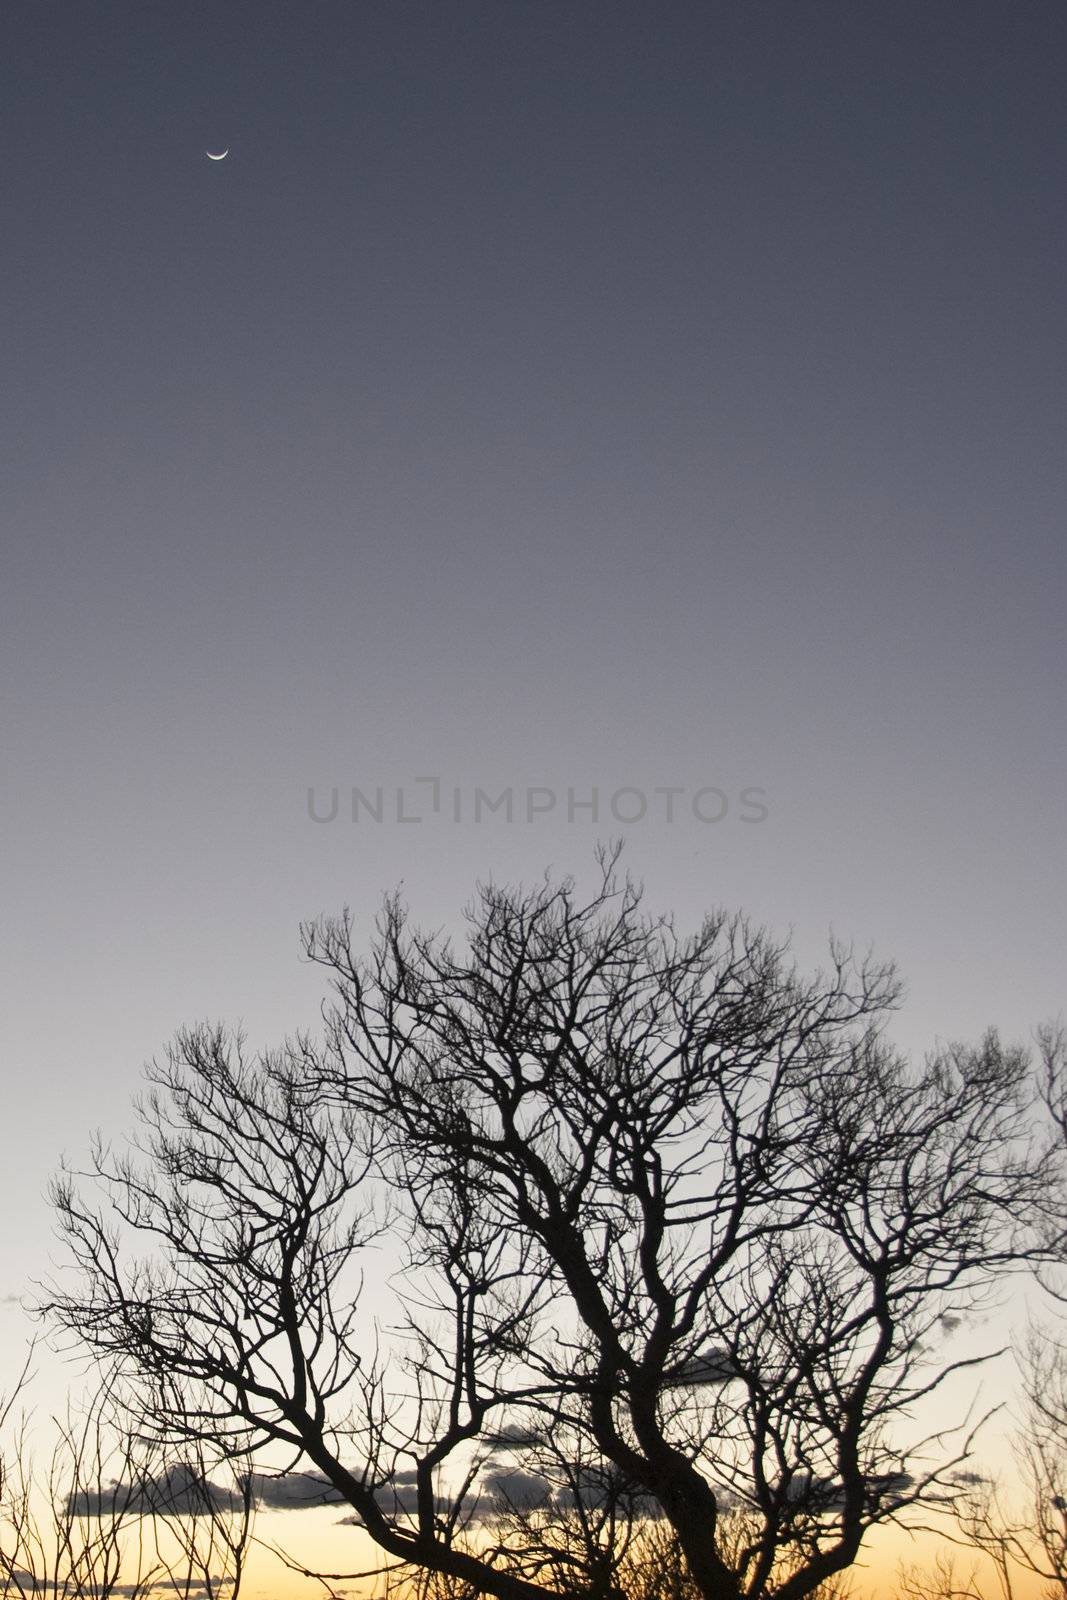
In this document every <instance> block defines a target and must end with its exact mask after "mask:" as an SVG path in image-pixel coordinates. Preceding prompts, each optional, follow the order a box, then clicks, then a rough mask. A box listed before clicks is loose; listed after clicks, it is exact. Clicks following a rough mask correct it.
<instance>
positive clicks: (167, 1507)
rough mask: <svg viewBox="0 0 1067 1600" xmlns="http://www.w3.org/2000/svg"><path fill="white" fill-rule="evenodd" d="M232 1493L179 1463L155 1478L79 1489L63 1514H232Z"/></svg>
mask: <svg viewBox="0 0 1067 1600" xmlns="http://www.w3.org/2000/svg"><path fill="white" fill-rule="evenodd" d="M240 1503H241V1499H240V1495H239V1494H238V1493H237V1491H236V1489H234V1488H229V1487H224V1486H222V1485H220V1484H217V1483H212V1482H211V1480H210V1479H208V1478H205V1477H204V1476H203V1474H202V1473H199V1472H197V1471H196V1469H195V1468H194V1467H190V1466H186V1465H185V1464H183V1463H181V1462H179V1463H178V1464H177V1465H176V1466H173V1467H170V1468H168V1470H167V1471H166V1472H163V1473H160V1474H159V1475H158V1476H157V1477H145V1478H142V1479H141V1480H140V1481H139V1482H137V1483H122V1482H121V1481H119V1480H115V1481H113V1482H112V1483H110V1484H107V1485H106V1486H104V1487H102V1488H99V1489H80V1490H78V1491H77V1493H75V1494H73V1495H70V1496H69V1497H68V1499H67V1502H66V1506H67V1511H68V1512H71V1513H73V1515H74V1516H78V1517H101V1516H111V1515H113V1514H114V1513H115V1512H117V1511H127V1512H133V1513H137V1514H144V1515H150V1514H154V1515H156V1516H162V1517H171V1516H173V1517H187V1516H193V1517H202V1516H207V1515H208V1514H209V1513H211V1512H225V1511H233V1510H236V1509H237V1507H238V1506H239V1505H240Z"/></svg>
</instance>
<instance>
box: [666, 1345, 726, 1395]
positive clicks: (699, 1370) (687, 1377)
mask: <svg viewBox="0 0 1067 1600" xmlns="http://www.w3.org/2000/svg"><path fill="white" fill-rule="evenodd" d="M738 1375H739V1374H738V1370H737V1363H736V1362H735V1361H734V1358H733V1357H732V1356H731V1355H730V1352H729V1351H728V1350H701V1351H700V1353H699V1354H698V1355H695V1356H691V1357H690V1358H689V1360H688V1361H683V1362H682V1364H681V1366H680V1367H677V1368H676V1369H675V1370H674V1372H673V1373H671V1374H670V1375H669V1377H668V1379H667V1382H668V1384H669V1385H670V1386H671V1387H672V1388H682V1387H683V1386H688V1387H689V1388H692V1389H697V1388H700V1387H701V1386H703V1385H706V1384H720V1383H729V1382H730V1380H731V1379H732V1378H736V1377H737V1376H738Z"/></svg>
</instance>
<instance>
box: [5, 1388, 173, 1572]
mask: <svg viewBox="0 0 1067 1600" xmlns="http://www.w3.org/2000/svg"><path fill="white" fill-rule="evenodd" d="M27 1376H28V1367H27V1368H26V1369H25V1370H24V1372H23V1375H22V1380H20V1383H19V1385H18V1386H17V1391H16V1392H17V1394H19V1395H20V1396H21V1393H22V1390H23V1388H24V1384H25V1380H26V1378H27ZM15 1403H16V1402H15V1401H14V1397H13V1401H12V1402H9V1404H8V1405H7V1406H6V1407H4V1408H3V1415H2V1417H0V1422H2V1424H4V1425H9V1426H5V1427H4V1435H5V1436H4V1441H3V1447H2V1451H0V1594H2V1595H3V1596H14V1595H18V1596H20V1597H21V1600H38V1597H45V1596H47V1597H48V1600H108V1597H109V1596H110V1595H112V1594H113V1593H115V1592H116V1589H117V1586H118V1585H119V1583H120V1580H121V1584H122V1589H121V1592H122V1594H123V1595H124V1596H126V1597H127V1600H139V1597H142V1596H144V1595H146V1594H147V1593H148V1592H149V1590H150V1589H151V1588H152V1586H153V1583H154V1582H155V1580H156V1578H157V1577H158V1575H159V1572H160V1564H159V1562H158V1560H157V1558H156V1556H155V1554H154V1552H153V1551H151V1549H150V1548H149V1547H148V1546H146V1543H145V1540H144V1537H143V1533H144V1529H143V1523H142V1510H141V1482H142V1479H143V1474H144V1470H145V1455H144V1452H143V1450H142V1449H140V1448H139V1447H138V1445H137V1444H136V1442H135V1441H134V1440H133V1439H132V1438H131V1437H130V1436H129V1435H128V1434H125V1433H123V1432H122V1431H121V1430H119V1429H116V1428H115V1426H114V1393H113V1389H112V1386H111V1384H109V1383H106V1382H105V1383H103V1384H102V1385H101V1386H100V1388H99V1389H98V1391H97V1392H96V1393H95V1394H94V1395H93V1396H92V1398H91V1400H90V1403H89V1404H88V1405H87V1406H86V1407H84V1408H83V1409H82V1410H80V1411H79V1410H78V1409H77V1408H75V1407H74V1406H68V1409H67V1411H66V1414H65V1415H64V1416H62V1417H53V1418H52V1419H51V1428H50V1433H51V1443H50V1445H49V1446H48V1447H47V1449H46V1454H45V1456H44V1460H43V1463H42V1464H41V1465H40V1468H39V1469H38V1465H37V1461H36V1459H35V1454H34V1447H33V1445H34V1440H33V1430H32V1427H31V1417H30V1414H29V1413H28V1412H26V1411H23V1412H22V1413H21V1414H20V1413H17V1412H16V1411H15V1409H14V1404H15Z"/></svg>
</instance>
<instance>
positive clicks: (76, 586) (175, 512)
mask: <svg viewBox="0 0 1067 1600" xmlns="http://www.w3.org/2000/svg"><path fill="white" fill-rule="evenodd" d="M1065 44H1067V12H1065V10H1064V9H1063V7H1061V6H1059V5H1056V4H1052V3H1048V4H1042V3H1028V4H1025V5H1012V4H1008V3H1006V0H1005V3H1003V4H991V3H986V0H977V3H973V4H969V5H967V6H951V5H930V4H928V3H926V0H923V3H911V0H895V3H894V4H893V5H885V6H860V5H856V4H855V3H853V0H849V3H842V0H818V3H812V0H793V3H789V4H784V3H776V4H767V3H763V0H745V3H744V4H725V3H701V4H695V3H694V4H688V3H673V0H667V3H665V4H663V5H651V4H645V3H641V4H638V3H635V0H610V3H607V0H604V3H601V0H582V3H562V0H536V3H534V0H491V3H490V0H455V3H452V0H449V3H442V0H437V3H431V0H419V3H415V0H367V3H363V0H344V3H339V0H317V3H316V4H315V5H313V6H310V5H303V4H296V3H295V0H289V3H285V4H277V3H273V0H255V3H254V4H252V3H247V0H212V3H211V4H202V3H197V0H187V3H183V4H181V5H173V4H170V3H144V4H137V5H134V4H110V3H106V0H103V3H85V4H79V5H71V4H70V3H69V0H60V3H54V0H32V3H31V0H11V3H9V4H7V5H5V6H4V8H3V11H2V13H0V80H2V81H0V141H2V148H3V150H4V152H5V154H4V160H3V173H2V180H0V182H2V211H3V218H4V222H3V228H2V230H0V252H2V261H3V265H2V276H3V285H4V294H3V305H4V310H3V313H2V315H3V351H4V356H3V362H4V372H5V381H4V384H3V387H2V394H0V412H2V426H0V439H2V446H0V448H2V451H3V461H2V472H0V501H2V505H0V541H2V570H0V683H2V690H0V696H2V698H0V751H2V759H3V783H2V788H0V794H2V806H3V822H2V828H3V833H2V837H3V844H4V851H3V866H2V878H0V893H2V901H3V905H4V907H5V912H6V915H5V916H4V918H3V923H2V925H0V943H2V949H0V964H2V970H3V972H4V975H5V983H4V987H5V992H6V1001H5V1005H4V1007H3V1013H2V1016H0V1072H2V1079H3V1089H4V1113H3V1118H2V1124H0V1125H2V1127H3V1129H4V1134H5V1146H6V1148H5V1151H4V1159H3V1163H2V1164H0V1184H2V1186H3V1188H2V1194H0V1205H2V1208H3V1215H4V1217H5V1218H6V1219H7V1220H8V1226H6V1227H5V1228H4V1229H3V1232H2V1236H0V1299H2V1300H3V1301H4V1304H3V1305H2V1306H0V1349H2V1350H3V1351H7V1352H9V1355H8V1356H7V1357H6V1358H5V1359H7V1361H8V1364H9V1366H13V1363H14V1361H15V1360H16V1356H17V1352H18V1351H19V1350H20V1349H21V1345H22V1341H23V1339H24V1337H25V1334H26V1330H27V1328H28V1324H27V1323H26V1321H25V1319H24V1318H23V1316H22V1313H21V1312H20V1311H19V1309H18V1307H17V1305H16V1304H14V1301H16V1300H18V1298H19V1297H20V1296H22V1295H24V1294H25V1293H26V1292H27V1291H28V1290H29V1289H30V1288H31V1280H32V1279H33V1278H34V1277H36V1276H38V1275H40V1274H41V1273H42V1272H43V1271H45V1270H47V1267H48V1262H49V1261H50V1260H52V1259H54V1258H55V1247H54V1244H53V1240H52V1222H51V1215H50V1212H49V1208H48V1205H47V1202H46V1200H45V1198H44V1189H45V1185H46V1182H47V1177H48V1174H49V1173H50V1172H51V1171H52V1170H53V1169H54V1167H55V1165H56V1163H57V1162H58V1160H59V1159H60V1157H61V1155H63V1154H64V1153H65V1154H66V1155H67V1156H68V1157H69V1158H70V1159H71V1160H72V1161H75V1162H77V1160H78V1159H79V1158H80V1156H81V1155H82V1154H83V1153H84V1150H85V1147H86V1143H87V1138H88V1133H89V1130H90V1129H92V1128H93V1127H96V1126H100V1127H103V1128H104V1129H105V1131H107V1132H108V1133H113V1134H118V1133H120V1132H121V1131H122V1129H123V1128H124V1127H125V1126H126V1124H127V1122H128V1110H127V1108H128V1105H129V1101H130V1098H131V1096H132V1094H133V1093H134V1092H135V1090H136V1088H137V1086H138V1081H139V1074H140V1068H141V1064H142V1063H143V1061H144V1060H145V1059H146V1058H147V1057H149V1056H151V1055H152V1054H154V1053H156V1052H158V1051H159V1050H160V1049H161V1048H162V1046H163V1045H164V1044H165V1043H166V1041H167V1039H168V1038H169V1037H170V1036H171V1035H172V1034H173V1032H174V1030H175V1029H176V1028H177V1027H178V1026H179V1025H181V1024H182V1023H186V1022H190V1021H194V1020H197V1019H200V1018H205V1017H211V1018H220V1019H223V1020H227V1021H231V1022H237V1021H242V1022H243V1023H244V1025H245V1026H246V1028H247V1029H248V1031H249V1034H250V1036H251V1037H252V1039H253V1040H254V1041H257V1042H263V1043H267V1042H270V1041H272V1040H275V1039H277V1038H279V1037H280V1036H281V1035H282V1034H284V1033H285V1032H286V1031H288V1030H292V1029H294V1028H296V1027H298V1026H302V1025H310V1024H314V1022H315V1018H316V1016H317V1007H318V1004H319V1000H320V998H321V981H320V978H319V976H318V975H317V974H316V973H315V972H314V970H310V969H309V968H308V967H307V966H306V965H302V964H301V962H300V960H299V946H298V941H297V936H296V935H297V925H298V923H299V921H300V920H301V919H302V918H305V917H310V916H314V915H315V914H317V913H319V912H324V911H325V912H329V911H336V910H339V909H340V908H341V907H342V906H343V905H345V904H349V905H351V906H352V907H353V910H354V912H355V914H356V917H357V921H359V922H361V923H365V924H366V925H369V923H370V920H371V919H372V917H373V914H374V911H375V909H376V907H377V905H378V903H379V901H380V897H381V895H382V893H383V892H384V891H386V890H387V889H389V888H391V887H392V886H394V885H395V884H397V883H398V882H399V881H401V880H402V881H403V885H404V892H405V894H406V896H407V898H408V900H409V902H410V904H411V907H412V910H413V913H414V914H415V916H416V917H417V918H419V919H421V920H424V921H426V922H428V923H431V924H434V925H446V926H451V925H453V924H454V923H455V922H456V920H457V916H458V912H459V910H460V908H461V907H462V905H463V903H464V902H465V901H466V900H467V898H468V896H469V894H470V892H471V890H472V887H473V885H474V882H475V880H476V879H477V878H478V877H480V876H481V877H484V876H487V875H489V874H490V873H491V874H493V875H494V876H496V877H499V878H503V879H516V878H520V877H521V878H525V879H527V880H528V879H530V878H531V877H534V876H536V875H537V874H539V873H540V872H541V871H542V870H543V869H544V868H545V867H547V866H552V867H553V868H555V869H556V870H559V871H574V872H576V873H578V874H579V876H581V875H582V874H586V873H589V871H590V868H591V865H592V858H593V850H594V846H595V844H596V841H597V840H598V839H601V838H606V837H609V836H612V835H621V836H623V837H624V838H625V840H626V860H627V862H628V863H629V866H630V867H631V869H632V870H633V872H634V873H635V874H636V875H637V876H639V877H641V878H642V879H643V880H644V881H645V883H646V885H647V891H648V897H649V903H650V905H651V906H653V907H654V908H656V909H660V908H672V909H674V910H675V911H676V912H677V913H678V917H679V920H680V921H681V922H682V923H683V924H692V923H695V922H696V921H697V920H698V919H699V917H700V915H701V913H702V912H703V911H704V910H706V909H707V908H709V907H711V906H714V905H727V906H730V907H737V906H740V907H744V908H745V909H747V910H748V911H749V912H751V913H752V915H753V916H754V917H755V918H756V919H757V920H759V921H766V922H769V923H770V924H771V926H772V927H774V928H775V929H776V930H777V931H779V932H781V931H785V930H788V929H793V930H794V933H795V938H796V944H797V949H798V952H799V953H800V955H801V958H802V959H803V960H804V961H805V962H812V961H815V960H816V959H817V958H818V956H819V955H820V953H821V952H822V951H823V949H824V948H825V943H826V938H827V934H828V932H829V930H830V929H833V930H834V931H835V932H836V933H838V934H840V935H842V936H847V937H850V938H855V939H856V940H857V942H858V943H859V944H860V945H861V946H866V945H867V944H868V943H873V944H874V946H875V948H876V950H877V951H878V952H879V953H880V954H883V955H887V956H888V955H892V956H894V957H895V958H897V960H898V961H899V963H900V966H901V968H902V971H903V973H904V975H905V977H906V979H907V981H908V985H909V999H908V1002H907V1005H906V1007H905V1009H904V1011H903V1012H902V1013H901V1016H900V1018H899V1019H898V1022H899V1025H898V1027H897V1030H896V1032H897V1037H898V1038H900V1039H901V1041H902V1043H903V1044H904V1045H905V1046H906V1047H907V1048H909V1049H912V1050H914V1051H916V1052H919V1053H921V1052H922V1051H923V1050H924V1049H926V1048H928V1047H929V1046H931V1045H932V1044H934V1043H935V1041H936V1040H937V1039H939V1038H940V1039H945V1038H957V1037H963V1038H973V1037H975V1036H977V1035H978V1034H979V1033H981V1032H982V1031H983V1030H984V1028H985V1027H986V1026H988V1025H989V1024H991V1023H995V1024H998V1025H999V1026H1000V1027H1001V1028H1002V1029H1003V1030H1004V1031H1005V1033H1006V1034H1008V1035H1009V1036H1010V1037H1012V1038H1020V1039H1026V1038H1027V1037H1028V1036H1029V1034H1030V1032H1031V1030H1032V1029H1033V1028H1034V1027H1035V1026H1036V1025H1037V1024H1039V1023H1040V1022H1042V1021H1043V1020H1045V1019H1046V1018H1048V1017H1050V1016H1054V1015H1056V1014H1057V1013H1059V1012H1061V1011H1062V1009H1063V1006H1064V989H1063V979H1062V973H1063V968H1062V950H1063V947H1064V904H1065V895H1064V869H1063V862H1064V851H1063V848H1062V844H1063V798H1062V797H1063V789H1064V776H1065V770H1064V769H1065V757H1064V740H1063V718H1062V712H1063V693H1062V687H1061V680H1062V643H1061V628H1062V623H1061V618H1062V609H1063V594H1064V576H1065V572H1064V568H1065V561H1067V558H1065V555H1064V542H1063V539H1062V522H1063V516H1062V506H1063V489H1064V483H1063V479H1064V461H1065V459H1067V456H1065V452H1064V450H1063V431H1062V419H1063V416H1064V414H1065V400H1067V396H1065V394H1064V389H1065V368H1064V362H1063V350H1064V333H1065V329H1064V308H1065V302H1064V289H1063V260H1064V242H1065V241H1064V216H1065V212H1064V204H1063V193H1064V157H1065V153H1067V140H1065V136H1064V114H1063V94H1062V84H1063V71H1064V62H1065V49H1064V47H1065ZM223 149H228V151H229V154H228V155H227V157H226V159H225V160H224V161H211V160H209V159H208V158H207V155H206V152H207V151H208V150H212V151H220V150H223ZM429 780H436V786H435V784H434V783H433V782H431V781H429ZM379 788H380V789H381V791H382V795H381V802H380V805H379V802H378V790H379ZM335 790H336V793H337V800H336V812H337V814H336V816H333V818H332V820H330V818H331V816H332V812H333V809H334V800H333V795H334V791H335ZM353 790H358V791H359V794H360V796H362V799H359V798H357V802H356V806H355V810H356V818H355V820H353V815H352V810H353V807H352V792H353ZM479 791H481V793H482V796H483V798H482V799H481V800H479V798H478V792H479ZM594 791H595V792H596V810H595V814H594V808H593V806H592V804H591V802H592V799H593V793H594ZM502 794H503V795H505V796H507V795H510V803H511V811H512V815H511V818H510V820H509V818H508V815H507V803H506V802H501V803H500V807H499V809H497V810H495V811H490V810H489V808H488V805H487V804H486V801H485V796H488V797H490V798H491V799H493V801H494V802H496V801H500V796H501V795H502ZM365 801H369V802H370V804H369V805H367V804H364V802H365ZM435 801H436V809H435ZM478 808H480V810H479V809H478ZM376 809H377V810H378V811H379V812H380V815H381V820H380V821H377V820H376V819H375V814H374V813H375V810H376ZM316 818H317V819H318V820H316ZM401 819H407V820H401ZM2 1387H3V1384H2V1383H0V1388H2Z"/></svg>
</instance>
